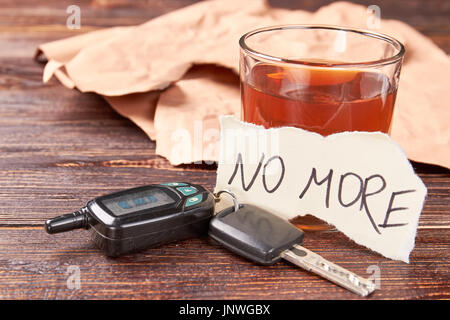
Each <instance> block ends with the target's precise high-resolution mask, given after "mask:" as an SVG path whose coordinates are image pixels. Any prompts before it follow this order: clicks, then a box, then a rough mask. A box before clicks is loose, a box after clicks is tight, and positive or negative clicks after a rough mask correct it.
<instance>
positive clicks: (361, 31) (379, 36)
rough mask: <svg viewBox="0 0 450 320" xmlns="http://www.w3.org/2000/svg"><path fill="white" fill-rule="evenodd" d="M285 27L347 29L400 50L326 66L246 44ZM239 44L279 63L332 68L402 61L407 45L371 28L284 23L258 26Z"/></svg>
mask: <svg viewBox="0 0 450 320" xmlns="http://www.w3.org/2000/svg"><path fill="white" fill-rule="evenodd" d="M285 29H324V30H333V31H345V32H352V33H357V34H360V35H363V36H368V37H371V38H376V39H378V40H383V41H385V42H388V43H390V44H391V45H392V46H394V48H395V49H397V50H398V52H397V53H396V54H395V55H393V56H392V57H388V58H383V59H378V60H370V61H364V62H344V63H329V64H327V65H326V66H324V64H323V62H308V61H302V60H294V59H287V58H283V57H277V56H272V55H268V54H265V53H262V52H259V51H257V50H254V49H252V48H250V47H249V46H248V45H247V44H246V42H245V41H246V40H247V38H249V37H251V36H253V35H255V34H258V33H261V32H268V31H276V30H285ZM239 45H240V48H241V50H244V51H245V52H247V53H248V54H250V55H252V56H255V57H258V58H262V59H264V60H268V61H272V62H277V63H286V64H296V65H306V66H310V67H311V66H313V67H319V68H330V67H347V68H348V67H366V68H367V67H374V66H384V65H388V64H391V63H395V62H398V61H400V60H401V59H402V58H403V56H404V54H405V47H404V45H403V44H402V43H401V42H400V41H398V40H397V39H395V38H393V37H391V36H388V35H386V34H383V33H379V32H374V31H370V30H364V29H359V28H350V27H341V26H336V25H326V24H283V25H275V26H268V27H263V28H258V29H255V30H252V31H249V32H247V33H245V34H244V35H242V36H241V38H240V39H239Z"/></svg>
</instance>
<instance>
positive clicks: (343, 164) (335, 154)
mask: <svg viewBox="0 0 450 320" xmlns="http://www.w3.org/2000/svg"><path fill="white" fill-rule="evenodd" d="M220 122H221V141H220V159H219V166H218V170H217V183H216V191H218V190H223V189H228V190H230V191H231V192H233V193H234V194H235V195H236V196H237V199H238V201H239V202H240V203H250V204H254V205H257V206H259V207H261V208H264V209H266V210H269V211H271V212H273V213H275V214H277V215H279V216H282V217H284V218H286V219H291V218H294V217H296V216H298V215H306V214H311V215H314V216H316V217H317V218H319V219H322V220H324V221H326V222H328V223H330V224H333V225H334V226H336V228H337V229H338V230H340V231H341V232H343V233H344V234H346V235H347V236H348V237H349V238H351V239H353V240H354V241H355V242H356V243H358V244H361V245H364V246H366V247H368V248H370V249H372V250H374V251H376V252H379V253H380V254H382V255H384V256H385V257H387V258H391V259H395V260H402V261H404V262H409V254H410V252H411V251H412V250H413V248H414V240H415V236H416V230H417V225H418V221H419V216H420V212H421V211H422V207H423V203H424V200H425V196H426V193H427V189H426V187H425V185H424V184H423V182H422V181H421V179H420V178H419V177H418V176H417V175H416V174H415V173H414V170H413V168H412V166H411V164H410V163H409V161H408V159H407V157H406V156H405V154H404V152H403V150H402V149H401V148H400V147H399V145H398V144H397V143H395V142H394V141H393V140H392V139H391V138H390V137H389V136H388V135H386V134H384V133H380V132H372V133H370V132H345V133H338V134H333V135H330V136H327V137H323V136H321V135H319V134H316V133H312V132H308V131H305V130H302V129H298V128H292V127H284V128H276V129H264V127H262V126H256V125H253V124H248V123H244V122H241V121H239V120H237V119H235V118H234V117H233V116H223V117H221V119H220Z"/></svg>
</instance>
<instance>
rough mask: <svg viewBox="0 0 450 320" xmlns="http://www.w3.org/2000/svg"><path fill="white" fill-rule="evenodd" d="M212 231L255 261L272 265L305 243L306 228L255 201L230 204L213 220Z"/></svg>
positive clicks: (211, 235)
mask: <svg viewBox="0 0 450 320" xmlns="http://www.w3.org/2000/svg"><path fill="white" fill-rule="evenodd" d="M209 235H210V237H211V238H213V239H214V240H216V241H218V242H219V243H220V244H222V245H223V246H224V247H226V248H227V249H229V250H230V251H233V252H235V253H237V254H239V255H241V256H243V257H245V258H247V259H250V260H252V261H254V262H257V263H260V264H263V265H271V264H274V263H275V262H277V261H279V260H280V259H281V256H280V255H281V253H282V252H283V251H285V250H287V249H290V248H292V246H293V245H294V244H301V243H302V241H303V235H304V234H303V231H301V230H300V229H298V228H296V227H294V226H293V225H292V224H291V223H289V221H287V220H284V219H283V218H280V217H278V216H276V215H275V214H273V213H270V212H269V211H266V210H263V209H261V208H258V207H256V206H253V205H249V204H243V205H240V208H239V210H237V211H234V208H233V207H231V208H227V209H225V210H223V211H221V212H219V213H217V214H216V216H215V217H214V218H213V219H212V220H211V222H210V227H209Z"/></svg>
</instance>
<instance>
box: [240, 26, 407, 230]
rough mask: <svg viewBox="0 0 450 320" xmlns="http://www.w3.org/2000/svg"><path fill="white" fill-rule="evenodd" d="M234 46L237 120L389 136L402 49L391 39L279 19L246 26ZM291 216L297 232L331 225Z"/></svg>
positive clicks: (306, 128) (403, 51)
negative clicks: (249, 28) (256, 26)
mask: <svg viewBox="0 0 450 320" xmlns="http://www.w3.org/2000/svg"><path fill="white" fill-rule="evenodd" d="M239 44H240V81H241V101H242V108H241V119H242V120H243V121H246V122H251V123H254V124H258V125H263V126H264V127H266V128H271V127H282V126H293V127H298V128H302V129H305V130H308V131H312V132H316V133H319V134H321V135H323V136H326V135H329V134H333V133H337V132H344V131H381V132H384V133H388V134H389V131H390V128H391V122H392V115H393V111H394V103H395V97H396V93H397V87H398V82H399V77H400V69H401V65H402V60H403V56H404V53H405V49H404V46H403V45H402V44H401V43H400V42H399V41H398V40H396V39H394V38H392V37H390V36H387V35H383V34H380V33H376V32H371V31H365V30H359V29H352V28H344V27H338V26H327V25H284V26H273V27H266V28H261V29H257V30H254V31H250V32H248V33H246V34H244V35H243V36H242V37H241V38H240V40H239ZM299 214H301V215H305V214H307V213H299ZM292 222H293V223H294V224H296V225H297V226H299V227H301V228H302V229H304V230H328V229H330V228H331V227H330V226H329V225H327V224H325V223H324V222H322V221H320V220H318V219H316V218H314V217H312V216H310V215H306V216H303V217H302V216H299V217H297V218H295V219H294V220H293V221H292Z"/></svg>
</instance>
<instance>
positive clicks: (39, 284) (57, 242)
mask: <svg viewBox="0 0 450 320" xmlns="http://www.w3.org/2000/svg"><path fill="white" fill-rule="evenodd" d="M192 2H193V1H187V0H186V1H183V0H165V1H162V0H160V1H136V2H134V3H132V2H130V1H126V0H96V1H79V2H77V4H78V5H79V6H80V7H81V10H82V28H81V30H80V31H71V30H68V29H67V28H66V27H65V22H66V18H67V14H66V8H67V6H68V5H70V4H72V2H71V1H56V0H51V1H25V0H23V1H18V0H14V1H13V0H2V1H1V2H0V298H1V299H123V298H126V299H128V298H130V299H223V298H224V299H231V298H238V299H328V298H330V299H354V298H358V296H356V295H354V294H352V293H349V292H347V291H346V290H344V289H341V288H339V287H337V286H335V285H332V284H330V283H329V282H327V281H325V280H323V279H321V278H320V277H318V276H315V275H313V274H309V273H307V272H304V271H302V270H300V269H297V268H295V267H293V266H292V265H290V264H289V263H287V262H280V263H278V264H277V265H275V266H272V267H261V266H258V265H255V264H252V263H249V262H248V261H246V260H244V259H242V258H240V257H238V256H236V255H234V254H231V253H229V252H227V251H226V250H224V249H222V248H220V247H219V246H218V245H216V244H214V243H212V242H211V241H210V240H208V239H207V238H204V239H193V240H188V241H184V242H180V243H176V244H171V245H167V246H164V247H160V248H154V249H148V250H145V251H144V252H142V253H138V254H133V255H128V256H125V257H121V258H118V259H111V258H107V257H104V256H103V255H102V254H101V253H100V252H99V250H97V249H96V248H95V246H94V245H93V244H92V243H91V242H90V240H89V238H88V237H87V235H86V232H85V231H83V230H78V231H73V232H70V233H65V234H58V235H53V236H50V235H47V234H46V233H45V231H44V230H43V222H44V221H45V220H46V219H48V218H50V217H53V216H55V215H59V214H62V213H67V212H71V211H73V210H75V209H77V208H79V207H81V206H83V205H84V204H85V202H86V201H87V200H89V199H91V198H93V197H96V196H98V195H101V194H104V193H109V192H112V191H117V190H120V189H123V188H127V187H132V186H137V185H141V184H148V183H158V182H163V181H180V180H188V181H192V182H194V183H200V184H203V185H205V186H206V187H208V188H211V189H212V188H213V186H214V183H215V168H210V167H207V166H201V167H198V166H184V167H173V166H171V165H170V164H169V163H168V162H167V161H166V160H165V159H163V158H161V157H158V156H156V155H155V143H154V142H153V141H150V140H149V139H148V138H147V137H146V136H145V134H144V133H143V132H142V131H140V129H138V128H137V127H136V126H135V125H134V124H133V123H131V122H130V121H128V120H127V119H124V118H122V117H121V116H119V115H118V114H116V113H114V112H113V111H112V109H111V108H110V107H109V106H108V105H107V103H106V102H105V101H104V100H103V99H102V98H100V97H98V96H96V95H94V94H81V93H79V92H77V91H75V90H68V89H66V88H64V87H63V86H62V85H60V84H59V83H58V82H57V81H51V82H50V83H48V84H43V83H42V81H41V78H42V69H43V65H42V64H39V63H37V62H35V61H33V59H32V57H33V54H34V51H35V49H36V46H37V45H38V44H41V43H44V42H47V41H51V40H56V39H60V38H63V37H67V36H71V35H75V34H78V33H80V32H87V31H91V30H95V29H98V28H100V27H108V26H116V25H135V24H138V23H141V22H144V21H147V20H148V19H150V18H152V17H156V16H158V15H161V14H163V13H165V12H168V11H171V10H174V9H177V8H180V7H183V6H186V5H188V4H190V3H192ZM271 2H272V3H273V4H275V5H276V6H282V7H291V8H302V9H307V10H315V9H317V8H318V7H320V6H321V5H323V4H326V3H329V1H314V2H313V1H287V0H285V1H271ZM359 3H362V4H365V5H368V4H378V5H380V7H381V8H382V17H384V18H395V19H400V20H403V21H405V22H407V23H410V24H411V25H413V26H414V27H416V28H417V29H418V30H420V31H421V32H423V33H424V34H426V35H428V36H429V37H430V38H431V39H432V40H433V41H434V42H435V43H437V44H438V45H439V46H440V47H441V48H443V49H444V50H445V51H446V52H447V53H450V21H449V19H450V18H449V17H450V2H449V1H446V0H429V1H419V0H410V1H405V0H403V1H396V0H391V1H383V2H381V1H359ZM444 103H449V102H448V101H447V102H444ZM415 167H416V170H417V172H418V173H419V175H420V176H421V178H422V179H423V181H424V183H425V184H426V185H427V187H428V197H427V200H426V203H425V207H424V210H423V213H422V215H421V218H420V223H419V229H418V233H417V238H416V246H415V248H414V251H413V252H412V255H411V263H410V264H406V263H403V262H398V261H392V260H389V259H386V258H383V257H382V256H380V255H379V254H376V253H374V252H371V251H369V250H367V249H365V248H363V247H361V246H358V245H356V244H354V243H353V242H351V241H350V240H348V238H346V237H345V236H344V235H342V234H341V233H339V232H328V233H309V234H307V237H306V240H305V243H304V245H305V246H306V247H308V248H310V249H312V250H314V251H316V252H318V253H319V254H321V255H323V256H324V257H326V258H328V259H330V260H331V261H333V262H335V263H338V264H341V265H342V266H344V267H346V268H348V269H350V270H352V271H354V272H356V273H358V274H360V275H365V276H366V277H369V276H370V273H368V272H367V269H368V268H369V267H370V266H373V265H376V266H377V267H378V268H379V270H380V276H381V282H380V285H381V290H378V291H376V292H375V293H374V294H373V295H372V296H371V297H370V299H391V298H394V299H449V298H450V275H449V268H450V264H449V255H450V254H449V253H450V237H449V236H450V232H449V231H450V175H449V171H448V170H445V169H442V168H438V167H433V166H428V165H419V164H415ZM70 266H75V267H78V268H79V270H80V277H81V278H80V280H81V282H80V284H81V287H80V288H79V289H76V288H75V289H70V288H69V287H70V285H69V286H68V285H67V281H68V279H69V280H70V278H69V276H70V274H71V272H70V270H72V269H70V268H69V267H70Z"/></svg>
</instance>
